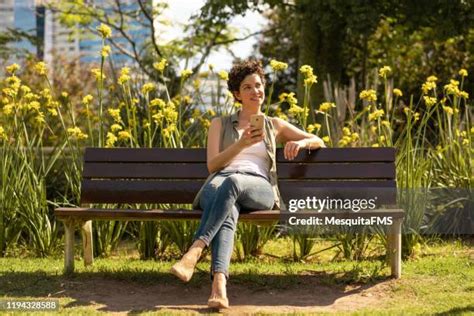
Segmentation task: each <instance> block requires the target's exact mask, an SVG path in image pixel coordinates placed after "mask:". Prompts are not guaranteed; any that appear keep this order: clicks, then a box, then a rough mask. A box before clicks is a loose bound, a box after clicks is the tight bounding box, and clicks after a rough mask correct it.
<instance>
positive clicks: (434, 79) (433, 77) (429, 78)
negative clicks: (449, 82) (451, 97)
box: [426, 76, 438, 82]
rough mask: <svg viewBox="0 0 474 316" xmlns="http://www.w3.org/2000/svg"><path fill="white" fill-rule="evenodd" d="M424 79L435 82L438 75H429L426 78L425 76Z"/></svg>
mask: <svg viewBox="0 0 474 316" xmlns="http://www.w3.org/2000/svg"><path fill="white" fill-rule="evenodd" d="M426 81H428V82H436V81H438V77H436V76H429V77H428V78H426Z"/></svg>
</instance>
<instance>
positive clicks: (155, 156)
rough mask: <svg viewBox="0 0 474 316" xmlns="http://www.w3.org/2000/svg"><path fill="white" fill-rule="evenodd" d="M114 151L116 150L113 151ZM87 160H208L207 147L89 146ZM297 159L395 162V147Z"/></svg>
mask: <svg viewBox="0 0 474 316" xmlns="http://www.w3.org/2000/svg"><path fill="white" fill-rule="evenodd" d="M111 153H113V154H111ZM276 159H277V162H285V161H287V160H286V159H284V156H283V149H281V148H279V149H277V155H276ZM84 161H85V162H170V163H175V162H206V149H205V148H186V149H183V148H179V149H175V148H90V147H89V148H86V150H85V154H84ZM293 161H294V162H302V161H311V162H352V161H355V162H393V161H395V149H394V148H388V147H387V148H371V147H367V148H324V150H321V151H318V150H313V151H311V155H308V151H307V150H303V151H301V152H300V153H299V155H298V156H297V157H296V158H295V159H294V160H293Z"/></svg>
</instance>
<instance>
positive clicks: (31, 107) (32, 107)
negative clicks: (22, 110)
mask: <svg viewBox="0 0 474 316" xmlns="http://www.w3.org/2000/svg"><path fill="white" fill-rule="evenodd" d="M26 108H27V109H28V110H35V111H39V109H40V103H39V102H38V101H32V102H30V103H29V104H28V105H27V106H26Z"/></svg>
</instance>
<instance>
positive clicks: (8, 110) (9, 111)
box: [3, 104, 13, 116]
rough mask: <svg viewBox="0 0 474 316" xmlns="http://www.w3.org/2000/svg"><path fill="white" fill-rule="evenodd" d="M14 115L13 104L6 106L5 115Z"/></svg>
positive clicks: (4, 108)
mask: <svg viewBox="0 0 474 316" xmlns="http://www.w3.org/2000/svg"><path fill="white" fill-rule="evenodd" d="M12 113H13V104H5V105H4V106H3V114H5V115H6V116H8V115H10V114H12Z"/></svg>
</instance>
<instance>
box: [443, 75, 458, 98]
mask: <svg viewBox="0 0 474 316" xmlns="http://www.w3.org/2000/svg"><path fill="white" fill-rule="evenodd" d="M444 89H445V90H446V93H447V94H454V95H456V96H459V94H460V92H461V91H460V90H459V81H457V80H453V79H451V80H450V81H449V84H447V85H445V86H444Z"/></svg>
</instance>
